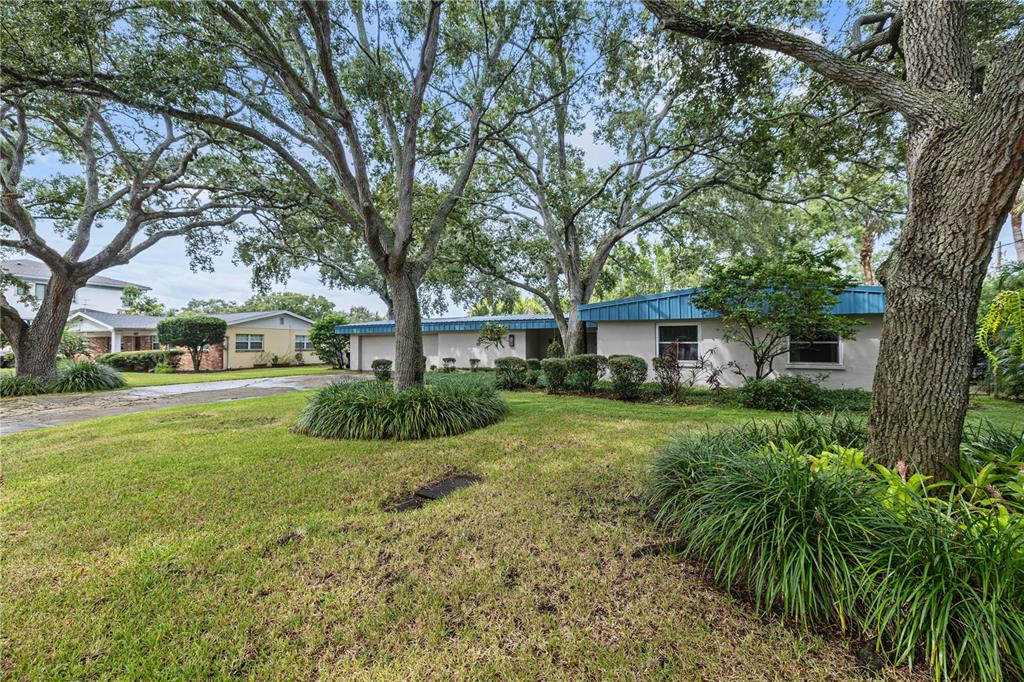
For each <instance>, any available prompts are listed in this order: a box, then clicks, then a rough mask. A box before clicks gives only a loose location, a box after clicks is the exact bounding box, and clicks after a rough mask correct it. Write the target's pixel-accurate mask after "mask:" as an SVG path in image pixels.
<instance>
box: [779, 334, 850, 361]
mask: <svg viewBox="0 0 1024 682" xmlns="http://www.w3.org/2000/svg"><path fill="white" fill-rule="evenodd" d="M789 362H790V363H791V364H794V365H838V364H839V363H840V355H839V337H838V336H836V335H835V334H823V335H821V336H820V337H818V338H816V339H814V340H813V341H811V340H802V339H793V338H791V339H790V340H789Z"/></svg>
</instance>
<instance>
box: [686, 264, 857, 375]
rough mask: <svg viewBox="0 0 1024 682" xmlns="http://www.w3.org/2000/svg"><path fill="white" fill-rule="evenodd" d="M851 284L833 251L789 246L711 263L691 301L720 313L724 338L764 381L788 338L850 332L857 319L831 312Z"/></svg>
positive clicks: (850, 335) (847, 336)
mask: <svg viewBox="0 0 1024 682" xmlns="http://www.w3.org/2000/svg"><path fill="white" fill-rule="evenodd" d="M852 284H853V280H852V279H851V278H850V277H847V276H846V275H843V274H842V272H841V268H840V266H839V254H838V252H836V251H835V250H827V251H824V252H821V253H815V252H813V251H811V250H810V249H800V248H794V249H787V250H786V251H784V252H783V253H782V254H781V255H779V256H772V257H767V256H762V255H754V256H739V257H737V258H735V259H733V260H732V261H731V262H729V263H726V264H718V263H716V264H714V265H712V267H711V272H710V275H709V276H708V278H707V279H706V280H705V282H704V284H703V287H702V289H701V291H700V293H698V294H697V296H695V297H694V299H693V302H694V304H695V305H696V306H698V307H699V308H702V309H704V310H707V311H710V312H715V313H718V314H719V315H721V317H722V323H723V325H724V328H725V339H726V340H728V341H738V342H739V343H741V344H743V345H744V346H745V347H746V348H747V349H748V350H749V351H750V352H751V354H752V355H753V359H754V377H753V378H754V379H765V378H767V377H768V376H769V375H770V374H771V372H772V363H773V361H774V360H775V358H776V357H778V356H779V355H782V354H783V353H786V352H788V350H789V337H793V338H794V339H798V338H802V339H813V338H820V337H821V336H822V335H836V336H838V337H840V338H844V339H850V338H853V337H854V336H855V335H856V326H857V324H859V323H860V322H859V321H858V320H854V319H851V318H850V317H848V316H842V315H836V314H835V313H833V312H832V307H833V306H834V305H835V304H836V302H837V301H838V295H839V294H840V293H842V292H843V290H844V289H846V288H847V287H849V286H851V285H852ZM736 370H737V371H739V372H741V373H742V368H740V367H737V368H736Z"/></svg>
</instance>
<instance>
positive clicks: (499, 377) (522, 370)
mask: <svg viewBox="0 0 1024 682" xmlns="http://www.w3.org/2000/svg"><path fill="white" fill-rule="evenodd" d="M494 368H495V369H496V370H497V372H496V376H495V378H494V385H495V386H497V387H498V388H499V389H503V390H508V389H515V388H522V387H523V386H526V381H527V378H528V377H527V372H528V370H527V367H526V360H523V359H522V358H517V357H503V358H495V360H494Z"/></svg>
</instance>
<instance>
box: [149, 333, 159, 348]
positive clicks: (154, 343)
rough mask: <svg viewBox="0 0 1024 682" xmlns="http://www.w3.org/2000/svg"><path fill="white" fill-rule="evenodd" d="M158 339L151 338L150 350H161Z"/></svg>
mask: <svg viewBox="0 0 1024 682" xmlns="http://www.w3.org/2000/svg"><path fill="white" fill-rule="evenodd" d="M156 338H157V337H155V336H151V337H149V341H150V346H149V348H150V350H160V342H159V341H157V340H156Z"/></svg>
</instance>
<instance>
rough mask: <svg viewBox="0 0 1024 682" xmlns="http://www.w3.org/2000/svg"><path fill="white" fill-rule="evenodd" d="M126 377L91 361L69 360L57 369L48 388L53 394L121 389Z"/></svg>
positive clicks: (111, 368) (106, 366)
mask: <svg viewBox="0 0 1024 682" xmlns="http://www.w3.org/2000/svg"><path fill="white" fill-rule="evenodd" d="M124 385H125V381H124V377H122V376H121V373H120V372H118V371H117V370H116V369H114V368H113V367H109V366H108V365H101V364H99V363H96V362H93V361H91V360H69V361H67V362H65V363H62V364H61V365H60V366H59V367H58V368H57V375H56V376H55V377H54V378H53V379H52V380H51V381H50V382H49V384H48V385H47V388H48V390H49V391H50V392H52V393H78V392H81V391H105V390H107V389H111V388H121V387H123V386H124Z"/></svg>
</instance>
